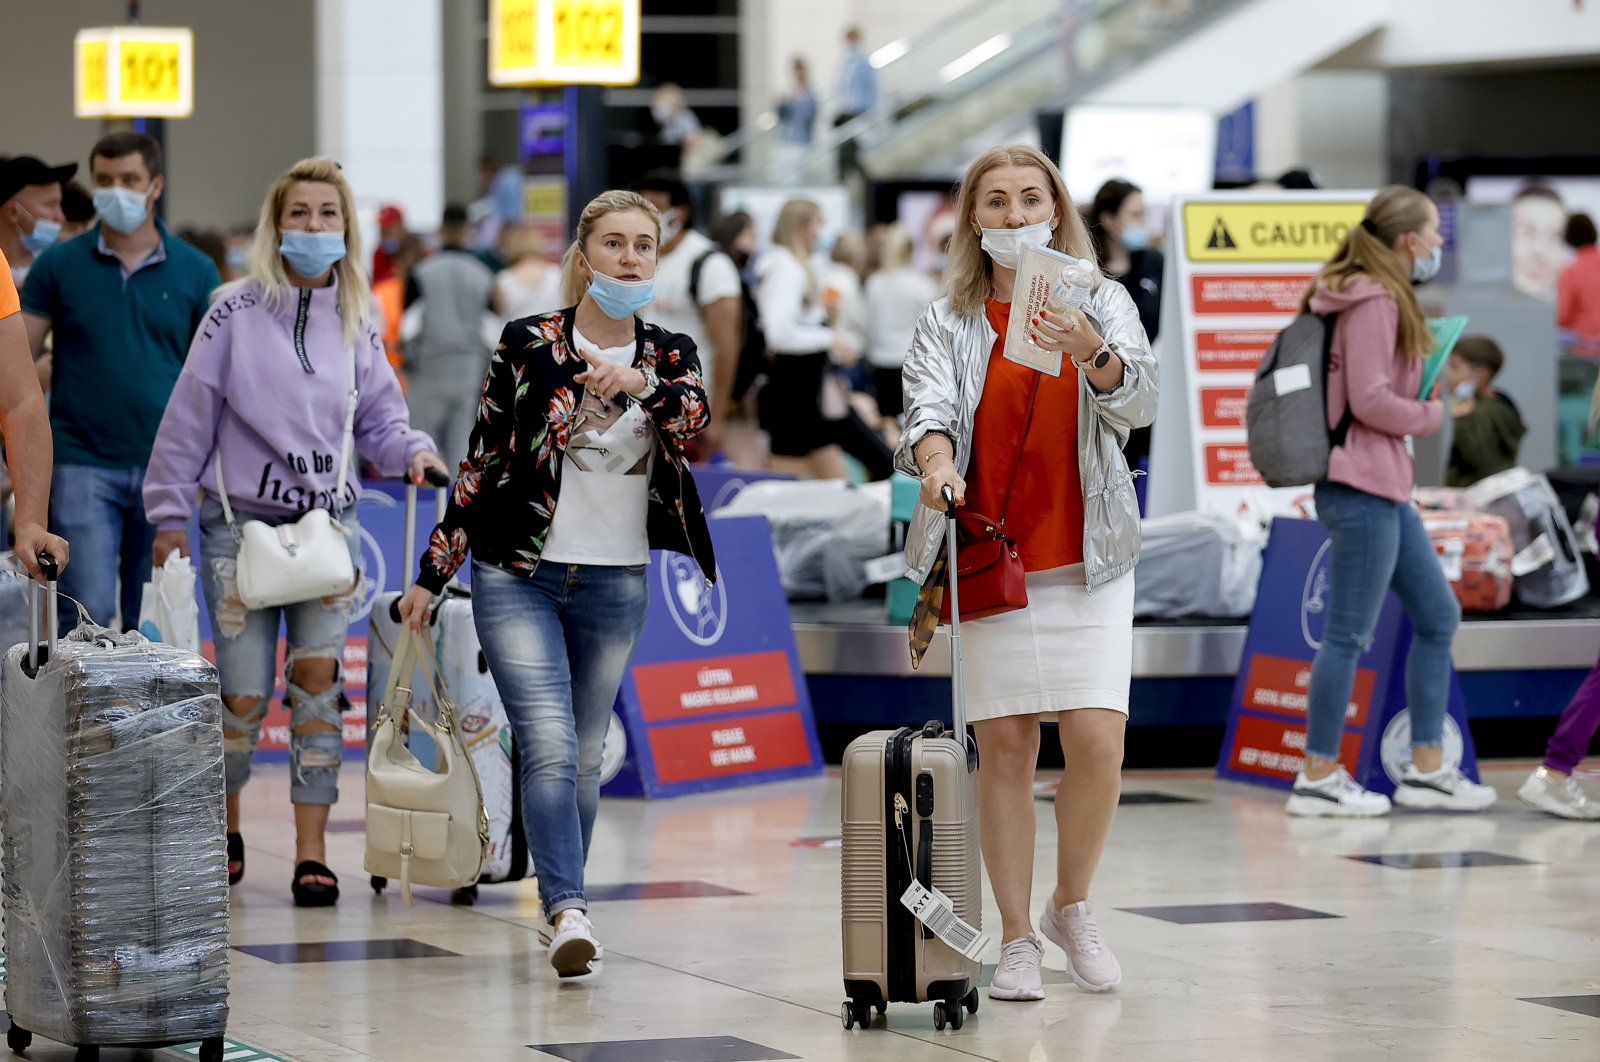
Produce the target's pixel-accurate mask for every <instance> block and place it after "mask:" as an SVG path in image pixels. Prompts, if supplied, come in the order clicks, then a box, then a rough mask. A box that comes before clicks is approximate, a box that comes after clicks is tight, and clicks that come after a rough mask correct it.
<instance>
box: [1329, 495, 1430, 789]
mask: <svg viewBox="0 0 1600 1062" xmlns="http://www.w3.org/2000/svg"><path fill="white" fill-rule="evenodd" d="M1316 498H1317V517H1318V518H1319V519H1320V520H1321V521H1322V522H1323V524H1325V525H1326V526H1327V528H1328V537H1329V538H1330V539H1331V540H1332V547H1331V548H1330V550H1329V560H1328V625H1327V630H1326V631H1325V632H1324V634H1323V636H1322V648H1320V649H1318V650H1317V657H1316V660H1315V662H1314V663H1313V664H1312V665H1311V689H1310V695H1309V700H1310V705H1309V710H1308V714H1309V717H1310V718H1309V719H1308V720H1307V724H1306V730H1307V735H1306V751H1307V752H1309V753H1310V754H1311V755H1313V756H1319V757H1321V758H1323V759H1328V760H1333V759H1338V757H1339V738H1340V737H1341V735H1342V734H1343V733H1344V720H1345V711H1346V709H1347V708H1348V707H1349V704H1350V694H1351V692H1352V691H1353V690H1354V688H1355V680H1356V662H1357V661H1358V660H1359V659H1360V658H1361V654H1362V653H1364V652H1366V651H1367V649H1369V648H1371V646H1372V634H1373V630H1374V629H1375V628H1376V627H1377V625H1378V614H1379V613H1380V612H1381V611H1382V610H1383V601H1384V596H1385V594H1386V592H1387V591H1389V590H1391V589H1392V590H1393V591H1394V592H1395V594H1396V595H1397V596H1398V597H1399V598H1400V603H1401V604H1402V605H1403V606H1405V610H1406V615H1408V616H1409V617H1411V626H1412V629H1413V631H1414V632H1415V635H1414V637H1413V638H1412V641H1411V652H1410V654H1409V656H1408V657H1407V658H1406V702H1407V704H1408V706H1409V707H1410V709H1411V743H1412V744H1413V745H1431V746H1437V745H1439V744H1440V742H1441V741H1442V740H1443V736H1444V715H1445V710H1446V708H1447V706H1448V704H1449V700H1450V642H1451V640H1452V639H1453V638H1454V637H1455V633H1456V627H1457V626H1459V625H1460V623H1461V605H1460V603H1459V602H1457V601H1456V597H1455V594H1453V593H1451V592H1450V584H1449V583H1448V582H1446V581H1445V577H1444V571H1443V569H1441V568H1440V567H1439V557H1438V554H1436V553H1435V552H1434V549H1433V543H1432V542H1431V541H1429V539H1428V532H1427V531H1425V530H1424V529H1423V527H1422V520H1421V518H1420V517H1418V516H1417V511H1416V509H1414V508H1412V507H1411V505H1410V503H1407V502H1394V501H1390V500H1389V499H1387V498H1380V497H1378V496H1377V495H1374V494H1368V493H1367V492H1366V491H1362V490H1356V489H1355V488H1354V487H1347V486H1345V485H1344V484H1342V483H1329V482H1322V483H1318V484H1317V489H1316Z"/></svg>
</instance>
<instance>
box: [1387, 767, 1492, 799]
mask: <svg viewBox="0 0 1600 1062" xmlns="http://www.w3.org/2000/svg"><path fill="white" fill-rule="evenodd" d="M1498 799H1500V795H1499V794H1498V793H1496V792H1495V791H1494V786H1492V785H1480V784H1478V783H1477V782H1474V781H1471V780H1470V779H1468V778H1467V776H1466V775H1464V774H1462V773H1461V769H1460V768H1459V767H1441V768H1439V769H1438V770H1437V771H1434V772H1433V773H1432V774H1423V773H1422V772H1421V771H1419V770H1417V765H1416V764H1414V763H1408V764H1406V766H1405V770H1404V771H1402V772H1401V773H1400V784H1399V785H1397V786H1395V787H1394V802H1395V803H1396V804H1399V805H1400V806H1401V807H1403V808H1415V809H1418V810H1421V811H1482V810H1483V809H1484V808H1486V807H1488V806H1489V805H1490V804H1493V803H1494V802H1495V801H1496V800H1498Z"/></svg>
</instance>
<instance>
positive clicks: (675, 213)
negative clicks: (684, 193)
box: [661, 207, 683, 243]
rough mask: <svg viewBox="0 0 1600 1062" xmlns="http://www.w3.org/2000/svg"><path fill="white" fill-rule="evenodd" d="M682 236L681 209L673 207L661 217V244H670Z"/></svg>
mask: <svg viewBox="0 0 1600 1062" xmlns="http://www.w3.org/2000/svg"><path fill="white" fill-rule="evenodd" d="M681 235H683V208H682V207H673V208H672V209H671V210H668V211H666V212H665V213H663V214H662V215H661V242H662V243H671V242H672V241H673V240H676V239H677V238H678V237H679V236H681Z"/></svg>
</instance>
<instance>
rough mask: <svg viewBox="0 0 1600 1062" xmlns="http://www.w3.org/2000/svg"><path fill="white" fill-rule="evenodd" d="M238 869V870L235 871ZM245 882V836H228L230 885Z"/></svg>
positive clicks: (238, 834) (240, 834)
mask: <svg viewBox="0 0 1600 1062" xmlns="http://www.w3.org/2000/svg"><path fill="white" fill-rule="evenodd" d="M235 867H237V868H238V869H234V868H235ZM243 880H244V834H242V833H230V834H228V884H229V885H237V884H239V882H241V881H243Z"/></svg>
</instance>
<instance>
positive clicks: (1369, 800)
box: [1288, 185, 1495, 818]
mask: <svg viewBox="0 0 1600 1062" xmlns="http://www.w3.org/2000/svg"><path fill="white" fill-rule="evenodd" d="M1443 247H1444V238H1443V237H1441V236H1440V235H1439V211H1438V209H1437V208H1436V207H1435V206H1434V205H1433V201H1432V200H1430V199H1429V198H1428V197H1427V196H1425V195H1423V194H1422V193H1421V192H1419V191H1417V190H1415V189H1413V188H1406V187H1403V186H1401V185H1390V186H1389V187H1387V188H1385V189H1383V190H1382V191H1380V192H1379V193H1378V194H1377V195H1375V196H1373V198H1372V202H1370V203H1368V204H1367V209H1366V216H1365V217H1363V218H1362V219H1361V224H1359V225H1353V226H1351V228H1350V232H1349V234H1348V235H1347V236H1346V237H1345V238H1344V242H1343V243H1341V244H1340V245H1339V249H1338V250H1337V251H1335V252H1334V255H1333V257H1332V258H1330V259H1329V260H1328V262H1327V264H1325V265H1324V266H1323V267H1322V271H1321V272H1320V273H1319V274H1318V275H1317V279H1316V281H1315V283H1313V284H1312V286H1311V290H1310V291H1309V292H1307V293H1306V299H1305V303H1304V305H1303V306H1302V307H1301V309H1302V310H1303V311H1308V312H1311V313H1317V314H1337V315H1338V317H1337V318H1336V320H1335V322H1334V325H1333V345H1332V347H1331V348H1330V350H1329V353H1328V426H1329V428H1330V429H1331V428H1333V427H1335V426H1336V425H1339V424H1341V423H1343V422H1344V421H1345V420H1346V418H1347V417H1348V424H1349V430H1348V432H1347V433H1346V434H1345V436H1344V439H1343V441H1342V442H1341V443H1339V445H1337V446H1335V447H1334V449H1333V452H1332V453H1331V454H1330V455H1329V457H1328V478H1327V479H1325V480H1323V481H1322V482H1321V483H1318V484H1317V486H1316V499H1317V517H1318V519H1320V520H1321V521H1322V522H1323V523H1324V524H1326V525H1327V528H1328V537H1329V539H1330V540H1331V542H1332V547H1331V549H1330V551H1329V562H1328V576H1329V578H1328V625H1327V630H1326V633H1325V634H1324V635H1323V638H1322V647H1321V648H1319V649H1318V650H1317V657H1316V660H1315V662H1314V663H1313V664H1312V666H1311V688H1310V690H1309V691H1308V692H1309V702H1310V703H1309V707H1308V710H1307V715H1308V718H1307V721H1306V731H1307V733H1306V762H1305V768H1304V770H1302V771H1301V772H1300V774H1299V776H1298V777H1297V778H1295V782H1294V792H1293V794H1292V795H1291V796H1290V797H1289V806H1288V811H1289V814H1291V815H1306V816H1314V817H1337V818H1364V817H1369V816H1374V815H1384V814H1387V813H1388V811H1389V806H1390V802H1389V798H1388V797H1386V796H1383V795H1381V794H1378V793H1372V792H1368V791H1367V790H1366V789H1364V788H1362V787H1361V786H1360V785H1359V784H1357V783H1356V781H1355V780H1354V779H1353V778H1351V777H1350V775H1349V773H1348V772H1346V771H1345V769H1344V768H1343V767H1341V766H1340V765H1339V751H1340V750H1339V744H1340V739H1341V738H1342V737H1343V735H1344V720H1345V711H1346V707H1347V706H1348V705H1349V703H1350V694H1351V691H1352V689H1353V688H1354V685H1355V677H1356V662H1357V661H1358V660H1359V659H1360V657H1361V654H1362V653H1363V652H1365V651H1366V649H1367V647H1368V646H1370V645H1371V644H1372V635H1373V631H1374V629H1375V628H1376V626H1377V623H1378V613H1379V611H1380V610H1381V609H1382V608H1383V600H1384V595H1385V594H1386V593H1387V592H1388V591H1389V590H1391V589H1393V590H1394V592H1395V594H1396V595H1398V596H1399V598H1400V603H1401V604H1402V605H1404V606H1405V609H1406V614H1407V615H1408V616H1410V617H1411V625H1412V627H1413V628H1414V630H1415V632H1416V637H1415V638H1414V639H1413V640H1412V643H1411V651H1410V655H1409V657H1408V658H1407V660H1406V703H1407V704H1408V705H1409V707H1410V712H1411V762H1410V763H1408V764H1406V766H1405V770H1404V772H1403V773H1402V775H1401V778H1400V783H1399V785H1397V786H1396V787H1395V796H1394V799H1395V803H1398V804H1400V805H1401V806H1402V807H1411V808H1441V809H1447V810H1451V811H1479V810H1482V809H1483V808H1486V807H1488V806H1489V805H1490V804H1492V803H1494V799H1495V792H1494V790H1493V789H1492V788H1490V787H1489V786H1486V785H1478V784H1477V783H1475V782H1472V781H1469V780H1468V779H1467V778H1466V777H1465V776H1463V775H1462V773H1461V770H1460V768H1459V767H1458V766H1457V765H1456V764H1453V763H1446V762H1445V761H1444V750H1443V737H1444V717H1445V708H1446V704H1447V701H1448V698H1449V695H1450V643H1451V641H1452V639H1453V638H1454V637H1455V631H1456V626H1457V625H1458V624H1459V623H1460V622H1461V607H1460V605H1459V604H1457V602H1456V598H1455V595H1454V594H1453V593H1451V591H1450V586H1449V584H1448V583H1446V582H1445V578H1444V572H1443V570H1442V569H1441V568H1440V567H1439V561H1438V557H1437V556H1436V555H1435V553H1434V550H1433V544H1432V542H1430V541H1429V539H1428V533H1427V532H1426V531H1425V530H1423V527H1422V521H1421V519H1420V518H1419V517H1418V516H1417V511H1416V509H1415V508H1413V507H1412V504H1411V494H1412V491H1413V489H1414V487H1415V485H1416V476H1415V470H1414V468H1413V466H1412V461H1411V453H1410V451H1409V450H1408V449H1407V446H1406V437H1407V436H1408V435H1432V434H1433V433H1434V432H1436V431H1438V430H1439V429H1440V427H1441V426H1442V425H1443V423H1444V403H1442V402H1439V401H1437V400H1431V399H1430V400H1426V401H1424V400H1422V399H1419V398H1418V397H1417V394H1418V392H1419V391H1421V389H1422V364H1423V357H1424V356H1425V355H1426V354H1427V353H1428V351H1429V350H1430V349H1431V348H1432V346H1433V340H1432V337H1431V335H1430V333H1429V331H1428V322H1427V319H1426V318H1424V317H1423V314H1422V305H1421V303H1419V302H1418V301H1417V296H1416V293H1415V292H1414V291H1413V290H1412V286H1413V285H1415V284H1426V283H1427V282H1428V281H1430V280H1432V279H1433V278H1434V277H1435V276H1436V275H1437V274H1438V272H1439V260H1440V254H1441V251H1442V249H1443Z"/></svg>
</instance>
